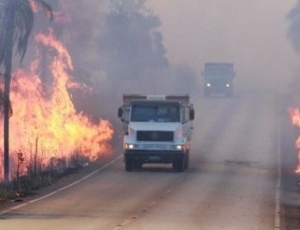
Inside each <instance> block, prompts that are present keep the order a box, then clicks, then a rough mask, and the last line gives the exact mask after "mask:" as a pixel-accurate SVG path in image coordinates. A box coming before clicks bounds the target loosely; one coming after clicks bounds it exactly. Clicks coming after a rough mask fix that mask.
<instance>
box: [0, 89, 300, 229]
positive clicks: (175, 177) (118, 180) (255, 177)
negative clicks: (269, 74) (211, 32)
mask: <svg viewBox="0 0 300 230" xmlns="http://www.w3.org/2000/svg"><path fill="white" fill-rule="evenodd" d="M279 102H280V100H279V98H278V97H277V95H275V94H273V93H270V92H259V91H257V92H255V93H246V92H244V93H237V94H236V95H235V97H234V98H222V97H217V98H203V97H199V98H197V99H196V100H195V101H194V104H195V111H196V119H195V122H194V127H195V130H194V136H193V151H191V153H190V167H189V169H188V170H187V171H184V172H183V173H178V172H173V171H172V167H171V165H159V164H156V165H144V167H143V168H142V169H141V170H138V171H133V172H125V170H124V164H123V162H122V158H121V157H119V158H118V159H116V160H115V161H114V162H112V163H111V164H109V165H104V164H103V165H100V166H99V168H98V171H96V172H95V173H94V174H92V175H91V174H89V173H90V172H88V171H87V172H86V173H85V174H84V173H82V175H77V176H75V177H73V178H72V179H70V181H69V182H70V183H71V182H75V183H74V184H72V185H71V186H69V187H64V186H66V185H68V184H69V183H68V181H67V180H65V182H64V183H62V184H61V185H60V186H59V185H55V186H56V187H55V186H54V187H52V190H48V191H44V192H43V193H42V194H40V195H39V196H36V197H32V198H30V199H28V200H24V202H23V203H21V204H20V203H18V204H13V205H10V206H9V207H6V208H4V209H2V210H0V230H4V229H5V230H6V229H12V230H13V229H30V230H48V229H51V230H52V229H72V230H76V229H85V230H92V229H172V230H175V229H191V230H193V229H197V230H198V229H205V230H214V229H228V230H235V229H237V230H240V229H245V230H248V229H249V230H250V229H255V230H259V229H261V230H267V229H276V226H275V225H276V223H277V224H278V223H280V226H281V229H288V228H285V227H286V226H288V225H287V223H286V221H285V219H286V218H285V217H287V216H288V213H289V211H288V206H287V205H286V204H288V203H290V201H291V200H293V199H292V198H291V196H290V195H291V194H288V192H287V191H288V190H287V188H288V186H289V185H291V184H292V185H294V181H292V182H289V183H286V184H285V181H286V179H287V178H288V177H287V175H288V176H293V177H295V176H294V173H293V172H292V167H293V166H294V165H295V154H293V153H295V151H294V150H293V147H294V145H293V146H292V147H290V146H289V145H288V143H287V142H284V144H282V145H279V143H281V142H282V141H283V139H282V135H281V133H282V131H281V125H282V117H283V116H281V114H283V112H282V111H283V110H282V105H281V104H280V103H279ZM283 123H285V124H287V125H288V120H285V122H283ZM284 132H287V133H289V131H288V130H285V131H284ZM293 135H295V133H293ZM293 135H292V136H293ZM285 137H287V135H285ZM291 143H292V144H293V142H291ZM287 147H288V148H289V150H288V151H292V152H293V153H291V154H290V155H285V156H284V157H283V158H280V159H281V160H282V161H283V165H284V168H283V169H284V170H282V172H283V173H282V175H283V176H282V178H283V181H284V182H283V186H282V193H280V194H281V196H282V199H283V200H284V202H283V203H282V204H280V205H279V207H280V210H279V211H280V213H279V214H280V215H278V213H277V212H276V205H277V204H276V193H277V192H278V190H276V185H277V182H278V171H279V170H278V162H279V161H278V159H279V157H278V153H279V152H280V151H281V150H282V149H286V148H287ZM119 154H121V153H119ZM118 156H119V155H118V154H117V155H116V156H115V157H118ZM103 166H104V167H103ZM83 176H87V177H85V178H84V179H83V180H81V181H79V182H77V181H78V180H77V179H80V178H82V177H83ZM76 177H77V178H76ZM296 187H297V186H296ZM59 188H63V189H62V190H60V191H58V190H57V189H59ZM293 192H294V193H295V194H293V195H294V196H296V195H297V191H293ZM47 194H50V195H47ZM37 198H39V200H37ZM288 201H289V202H288ZM292 203H293V202H292ZM293 204H294V203H293ZM14 207H15V208H14ZM278 216H279V220H278ZM283 226H284V228H283ZM277 229H278V228H277ZM290 229H292V228H290ZM295 229H296V227H295Z"/></svg>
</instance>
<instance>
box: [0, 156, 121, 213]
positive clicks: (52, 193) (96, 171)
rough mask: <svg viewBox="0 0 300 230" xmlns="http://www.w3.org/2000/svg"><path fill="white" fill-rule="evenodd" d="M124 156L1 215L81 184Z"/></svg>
mask: <svg viewBox="0 0 300 230" xmlns="http://www.w3.org/2000/svg"><path fill="white" fill-rule="evenodd" d="M122 156H123V155H120V156H118V157H117V158H115V159H114V160H112V161H110V162H108V163H107V164H105V165H103V166H102V167H101V168H99V169H97V170H95V171H94V172H91V173H90V174H88V175H86V176H85V177H82V178H81V179H79V180H77V181H74V182H73V183H71V184H68V185H67V186H65V187H62V188H60V189H57V190H56V191H54V192H51V193H48V194H47V195H45V196H42V197H39V198H36V199H34V200H30V201H28V202H26V203H23V204H20V205H17V206H14V207H11V208H9V209H7V210H4V211H1V212H0V216H2V215H4V214H7V213H10V212H12V211H14V210H17V209H20V208H22V207H24V206H26V205H28V204H32V203H35V202H37V201H40V200H44V199H46V198H48V197H50V196H53V195H54V194H57V193H59V192H61V191H63V190H66V189H67V188H70V187H72V186H74V185H76V184H79V183H80V182H82V181H84V180H86V179H88V178H90V177H91V176H93V175H95V174H96V173H98V172H100V171H102V170H104V169H106V168H107V167H108V166H110V165H112V164H114V163H115V162H116V161H118V160H119V159H120V158H121V157H122Z"/></svg>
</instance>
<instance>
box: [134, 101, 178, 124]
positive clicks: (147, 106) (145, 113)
mask: <svg viewBox="0 0 300 230" xmlns="http://www.w3.org/2000/svg"><path fill="white" fill-rule="evenodd" d="M130 120H131V121H134V122H150V121H154V122H180V110H179V104H177V103H162V104H159V103H133V104H132V106H131V119H130Z"/></svg>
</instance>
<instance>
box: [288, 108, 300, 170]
mask: <svg viewBox="0 0 300 230" xmlns="http://www.w3.org/2000/svg"><path fill="white" fill-rule="evenodd" d="M288 112H289V114H290V117H291V119H292V124H293V125H294V126H297V127H300V110H299V108H290V109H288ZM296 148H297V149H299V153H298V166H297V169H296V171H295V172H296V173H300V136H299V137H298V139H297V140H296Z"/></svg>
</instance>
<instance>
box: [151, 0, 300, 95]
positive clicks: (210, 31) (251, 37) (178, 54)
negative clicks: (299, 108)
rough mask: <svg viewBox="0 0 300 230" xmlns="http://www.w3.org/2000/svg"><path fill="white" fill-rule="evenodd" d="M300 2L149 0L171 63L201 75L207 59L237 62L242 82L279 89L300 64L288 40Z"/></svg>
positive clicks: (286, 0) (290, 0) (287, 0)
mask: <svg viewBox="0 0 300 230" xmlns="http://www.w3.org/2000/svg"><path fill="white" fill-rule="evenodd" d="M296 3H297V0H185V1H182V0H148V6H149V7H150V8H152V9H153V10H154V13H155V14H156V15H157V16H159V17H160V19H161V21H162V24H163V25H162V26H161V32H162V34H163V37H164V45H165V47H166V49H167V56H168V59H169V60H170V62H171V63H173V64H178V63H182V62H183V63H186V64H188V65H189V66H191V67H192V68H193V69H195V71H197V73H198V74H199V79H200V73H201V70H202V67H203V64H204V62H207V61H229V62H234V63H235V66H236V72H237V77H236V81H237V82H239V83H240V85H243V86H245V85H250V86H255V87H263V88H270V89H275V90H284V89H286V87H287V85H288V84H289V82H290V81H289V79H291V78H292V77H293V76H295V75H296V74H297V71H298V63H299V64H300V58H299V57H298V56H296V54H295V52H294V50H293V48H292V45H291V43H290V41H289V40H288V39H287V32H288V24H289V21H288V20H287V19H286V17H287V14H288V12H289V11H290V10H291V9H292V8H293V7H294V6H295V4H296ZM298 75H299V74H298ZM200 81H201V80H200Z"/></svg>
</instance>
